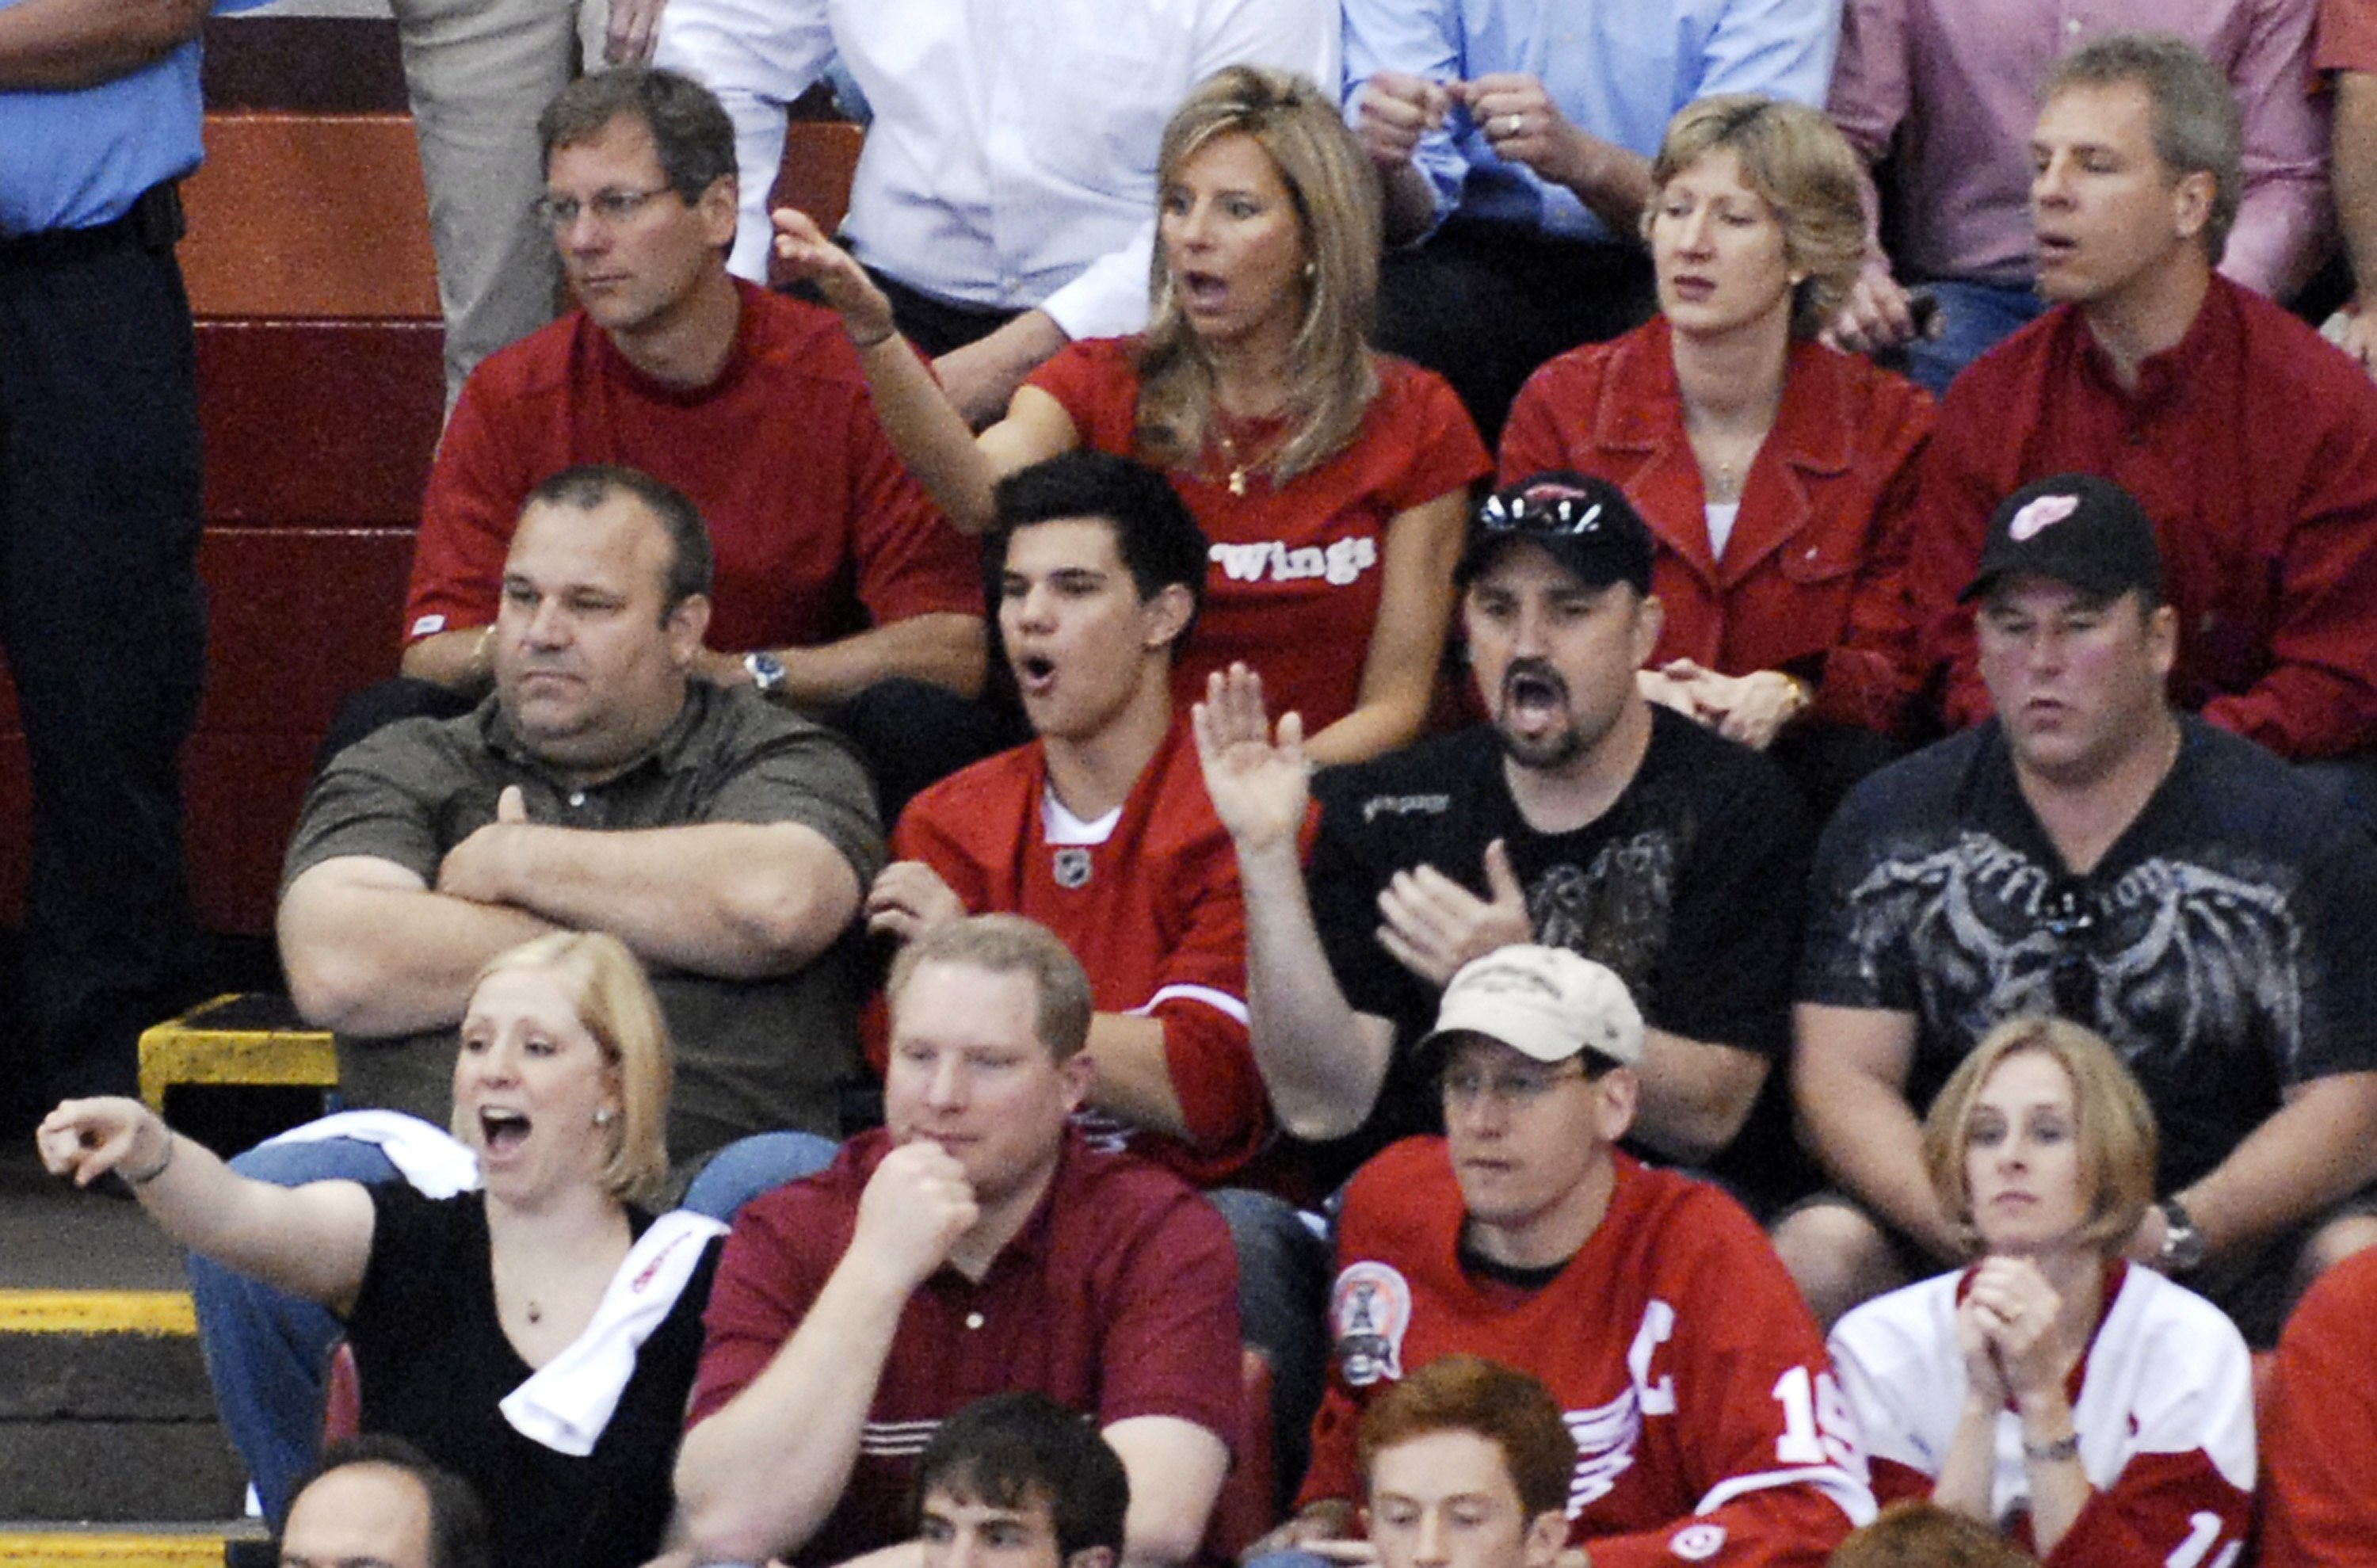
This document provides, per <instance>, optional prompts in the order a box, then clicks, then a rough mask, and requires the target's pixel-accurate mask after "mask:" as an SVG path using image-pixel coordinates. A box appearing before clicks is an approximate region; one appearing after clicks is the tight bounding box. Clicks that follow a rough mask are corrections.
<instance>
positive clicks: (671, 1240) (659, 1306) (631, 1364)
mask: <svg viewBox="0 0 2377 1568" xmlns="http://www.w3.org/2000/svg"><path fill="white" fill-rule="evenodd" d="M725 1234H726V1227H725V1226H723V1225H722V1224H720V1223H719V1222H718V1221H716V1220H714V1219H711V1218H709V1217H708V1216H707V1215H697V1214H693V1213H691V1212H689V1211H687V1210H685V1209H673V1210H671V1211H670V1212H669V1213H667V1214H664V1215H661V1216H660V1218H658V1219H656V1220H654V1221H652V1223H651V1228H649V1229H647V1230H646V1231H645V1232H644V1234H643V1235H642V1236H641V1237H640V1238H639V1239H637V1242H636V1244H635V1246H634V1247H632V1248H630V1249H628V1251H627V1261H626V1262H624V1263H621V1264H620V1265H619V1272H618V1273H616V1274H615V1275H612V1276H611V1284H610V1287H609V1288H607V1289H605V1290H604V1291H603V1300H602V1303H601V1304H600V1305H598V1306H597V1307H596V1308H595V1309H594V1317H593V1319H592V1321H591V1322H590V1323H587V1325H586V1331H585V1332H584V1333H583V1334H580V1335H579V1336H578V1337H577V1338H576V1339H574V1340H572V1341H570V1343H569V1347H568V1348H567V1349H566V1350H564V1351H562V1353H561V1354H560V1355H558V1356H555V1358H554V1359H552V1360H550V1361H547V1362H546V1363H545V1364H544V1365H543V1367H541V1368H539V1369H538V1370H537V1371H536V1373H535V1375H534V1376H532V1377H531V1378H530V1379H529V1380H528V1381H527V1382H524V1383H522V1384H520V1386H519V1387H518V1388H516V1389H513V1390H512V1391H511V1392H510V1393H509V1394H506V1395H504V1398H503V1403H502V1405H501V1406H500V1408H501V1409H502V1410H503V1413H504V1419H506V1420H508V1421H509V1422H510V1423H511V1424H512V1430H515V1431H517V1432H519V1433H520V1435H521V1436H522V1437H525V1438H527V1439H528V1440H530V1441H531V1442H540V1443H543V1445H544V1446H545V1447H547V1448H550V1449H552V1450H553V1451H554V1452H555V1453H556V1454H569V1455H571V1456H573V1457H575V1458H579V1459H582V1458H584V1457H585V1456H586V1455H587V1454H591V1453H593V1452H594V1444H595V1442H596V1441H597V1440H599V1439H600V1438H601V1437H602V1435H603V1428H604V1427H607V1426H609V1425H610V1424H611V1413H612V1412H613V1411H614V1410H616V1409H617V1408H618V1407H619V1396H620V1395H621V1394H625V1393H626V1392H627V1380H629V1379H630V1378H632V1377H634V1376H635V1375H636V1352H637V1351H639V1350H640V1349H642V1348H643V1345H644V1341H645V1340H647V1339H649V1338H651V1333H652V1330H654V1329H656V1328H658V1327H660V1325H661V1323H662V1321H663V1319H665V1318H666V1317H667V1316H668V1315H669V1312H670V1311H671V1310H672V1309H673V1308H675V1306H676V1300H677V1298H678V1297H679V1296H682V1295H683V1294H685V1287H686V1282H687V1281H688V1280H689V1279H691V1278H692V1277H693V1271H694V1266H695V1265H696V1264H698V1263H700V1262H701V1252H702V1249H703V1247H704V1246H705V1245H707V1244H708V1242H709V1240H710V1239H711V1237H713V1236H723V1235H725Z"/></svg>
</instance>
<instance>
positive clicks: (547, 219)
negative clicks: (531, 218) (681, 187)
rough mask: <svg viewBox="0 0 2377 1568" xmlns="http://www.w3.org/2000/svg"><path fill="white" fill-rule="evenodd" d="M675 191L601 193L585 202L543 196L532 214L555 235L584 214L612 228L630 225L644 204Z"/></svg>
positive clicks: (532, 207)
mask: <svg viewBox="0 0 2377 1568" xmlns="http://www.w3.org/2000/svg"><path fill="white" fill-rule="evenodd" d="M675 189H676V187H675V186H660V187H658V188H657V189H653V190H598V191H596V192H595V193H594V194H593V195H592V196H590V197H587V198H586V199H585V200H584V201H582V202H581V201H579V199H578V198H577V197H574V196H541V197H537V198H536V199H535V200H534V201H532V202H531V203H530V204H529V210H530V211H531V212H533V213H535V214H536V221H538V222H540V223H543V225H544V226H545V227H546V228H548V229H551V230H553V231H554V232H555V233H560V232H561V231H562V230H564V229H567V228H568V227H569V226H570V225H571V224H573V223H575V222H577V221H578V215H579V213H581V212H591V213H592V214H593V215H594V219H595V221H597V222H599V223H602V224H603V225H604V226H605V227H608V226H610V225H612V224H615V223H624V222H626V221H627V220H628V219H630V218H632V217H634V216H635V215H636V214H637V213H639V212H640V211H642V210H643V209H644V203H646V202H648V201H650V200H651V199H652V197H656V196H666V195H667V194H668V193H669V192H671V191H673V190H675Z"/></svg>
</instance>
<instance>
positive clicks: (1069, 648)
mask: <svg viewBox="0 0 2377 1568" xmlns="http://www.w3.org/2000/svg"><path fill="white" fill-rule="evenodd" d="M995 505H996V510H997V521H996V523H995V524H994V526H993V530H992V533H991V535H990V537H989V539H988V540H987V541H986V542H985V545H984V548H983V568H984V574H985V578H986V580H987V581H988V585H989V594H990V603H991V608H992V621H993V624H995V625H996V626H997V628H998V636H999V641H1000V643H1001V645H1002V646H1003V647H1004V648H1005V649H1006V652H1007V662H1008V667H1009V669H1011V670H1012V671H1013V672H1014V674H1015V684H1016V686H1017V687H1018V688H1020V690H1021V694H1022V698H1023V711H1024V712H1025V713H1026V714H1027V715H1028V716H1029V717H1030V719H1031V721H1032V728H1033V731H1034V732H1035V733H1036V734H1038V735H1040V736H1043V737H1044V738H1047V739H1052V740H1078V739H1086V738H1089V737H1091V736H1096V735H1098V734H1101V733H1103V732H1104V731H1105V730H1107V729H1108V728H1110V727H1112V726H1113V725H1114V724H1116V723H1117V722H1118V720H1120V719H1121V718H1122V717H1123V716H1124V715H1125V714H1126V713H1129V712H1141V713H1144V714H1147V715H1151V716H1152V715H1153V713H1154V712H1155V710H1156V708H1157V707H1158V706H1160V707H1161V709H1162V711H1163V713H1164V715H1165V719H1166V722H1167V723H1168V721H1169V714H1170V712H1171V687H1172V664H1173V661H1174V660H1175V659H1176V658H1177V657H1178V655H1179V652H1180V650H1181V649H1182V648H1183V647H1185V646H1187V644H1188V640H1189V628H1191V627H1193V626H1195V625H1196V623H1197V613H1198V611H1199V609H1200V608H1201V607H1202V605H1203V604H1204V601H1205V574H1206V571H1207V569H1208V567H1207V562H1206V554H1207V551H1206V541H1205V534H1204V532H1203V531H1202V530H1201V529H1200V528H1199V527H1198V526H1197V520H1196V519H1195V518H1194V517H1192V516H1190V515H1189V509H1188V508H1187V507H1186V506H1185V505H1183V504H1182V502H1181V500H1180V497H1179V496H1178V495H1177V494H1176V493H1175V492H1174V490H1173V488H1172V485H1171V482H1170V481H1168V480H1166V479H1165V477H1164V476H1163V475H1162V474H1160V473H1156V472H1155V471H1154V470H1153V469H1151V468H1148V467H1146V466H1144V465H1142V464H1140V463H1135V462H1132V461H1130V460H1129V459H1128V458H1118V457H1115V456H1112V455H1110V454H1108V453H1105V452H1098V451H1091V450H1089V449H1077V450H1074V451H1070V452H1066V453H1064V454H1063V455H1061V456H1058V457H1053V458H1050V459H1048V460H1047V461H1045V462H1037V463H1033V465H1032V466H1031V467H1029V468H1025V469H1019V470H1018V471H1017V472H1015V473H1010V474H1009V475H1008V476H1007V477H1006V478H1005V479H1003V480H1001V481H1000V482H999V485H998V489H997V495H996V502H995Z"/></svg>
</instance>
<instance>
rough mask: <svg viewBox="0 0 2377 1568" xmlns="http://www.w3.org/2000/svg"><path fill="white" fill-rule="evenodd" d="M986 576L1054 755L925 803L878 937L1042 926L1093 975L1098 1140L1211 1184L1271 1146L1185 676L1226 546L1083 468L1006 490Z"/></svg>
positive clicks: (890, 872) (1234, 900)
mask: <svg viewBox="0 0 2377 1568" xmlns="http://www.w3.org/2000/svg"><path fill="white" fill-rule="evenodd" d="M997 519H998V521H997V528H996V530H995V532H994V533H992V535H991V537H990V539H989V540H988V541H987V543H986V545H985V550H984V553H983V559H984V562H985V570H986V573H987V574H988V576H989V579H990V581H991V582H993V583H994V584H995V585H996V597H997V620H998V630H999V637H1000V640H1001V641H1002V642H1003V643H1004V644H1005V647H1006V651H1007V660H1008V664H1009V666H1010V667H1011V668H1012V669H1013V670H1014V672H1015V683H1016V686H1017V687H1018V688H1019V689H1020V690H1021V695H1022V699H1023V711H1024V713H1025V715H1026V716H1027V717H1028V718H1029V719H1030V720H1031V722H1032V728H1033V732H1034V734H1035V735H1036V736H1037V738H1036V739H1034V740H1033V741H1032V742H1031V743H1030V744H1029V745H1025V746H1021V747H1018V748H1015V749H1014V750H1012V751H1007V752H1002V753H1000V754H999V755H998V756H996V757H992V758H989V759H987V760H984V761H982V762H978V763H976V764H974V765H973V767H971V768H968V769H965V770H964V771H963V772H959V773H957V774H955V775H953V776H951V777H950V778H948V779H945V780H943V781H942V782H941V783H940V784H937V785H935V786H933V787H932V788H931V789H928V790H926V792H924V793H923V794H921V795H919V796H916V798H915V799H914V800H913V801H911V802H910V803H909V806H908V808H907V810H906V811H905V812H903V813H902V816H901V818H900V824H899V828H898V831H897V832H895V833H894V834H893V836H892V842H891V852H892V859H893V864H892V865H890V866H889V867H887V868H884V870H883V872H882V873H881V875H879V876H878V878H877V879H876V880H875V885H874V888H873V890H872V891H871V892H869V893H868V895H867V900H866V914H867V923H868V926H869V927H870V928H872V929H874V930H877V931H888V932H890V933H891V934H892V935H894V936H896V937H898V938H899V939H900V940H902V941H910V940H914V939H915V938H916V937H918V936H919V935H921V934H923V933H924V932H926V931H928V930H931V929H932V928H935V927H937V926H939V925H942V924H945V923H946V922H948V921H950V920H954V919H957V918H959V917H961V916H966V915H984V914H990V913H993V912H1005V913H1010V914H1017V915H1027V916H1031V917H1032V918H1033V919H1034V920H1037V921H1039V922H1040V923H1041V924H1042V925H1044V926H1046V927H1047V928H1049V929H1050V930H1052V931H1055V932H1056V933H1057V935H1058V936H1059V937H1061V938H1063V939H1064V941H1065V945H1066V946H1068V947H1069V948H1071V949H1072V950H1073V952H1074V954H1075V956H1077V957H1079V958H1080V959H1081V965H1082V967H1083V968H1085V969H1087V970H1088V971H1089V975H1090V985H1091V988H1092V991H1093V994H1094V997H1095V999H1096V1002H1097V1006H1098V1012H1097V1017H1096V1020H1095V1022H1094V1023H1093V1024H1092V1025H1091V1028H1090V1044H1089V1053H1090V1058H1091V1059H1092V1060H1093V1061H1094V1062H1095V1063H1096V1064H1097V1077H1096V1086H1095V1087H1094V1088H1093V1089H1092V1090H1091V1092H1090V1109H1091V1112H1092V1131H1093V1133H1094V1134H1099V1135H1102V1140H1103V1141H1105V1142H1107V1143H1111V1144H1115V1145H1127V1146H1128V1147H1129V1149H1130V1150H1131V1151H1132V1152H1133V1153H1136V1154H1140V1155H1144V1156H1146V1157H1149V1158H1152V1159H1153V1160H1155V1161H1156V1162H1157V1163H1158V1164H1161V1165H1165V1166H1168V1167H1171V1168H1172V1169H1173V1170H1175V1171H1176V1172H1177V1173H1178V1174H1179V1175H1181V1176H1183V1177H1185V1178H1186V1179H1189V1180H1190V1181H1192V1182H1195V1183H1196V1184H1198V1185H1199V1186H1203V1187H1212V1186H1216V1185H1218V1184H1220V1183H1221V1182H1222V1181H1223V1180H1224V1179H1227V1178H1228V1177H1229V1176H1230V1175H1232V1174H1233V1173H1234V1172H1235V1171H1236V1170H1237V1168H1238V1167H1240V1166H1241V1165H1243V1164H1244V1163H1245V1162H1246V1160H1247V1159H1248V1156H1250V1155H1252V1154H1253V1153H1254V1152H1255V1149H1256V1147H1257V1146H1258V1145H1259V1144H1260V1142H1261V1139H1262V1135H1263V1130H1264V1113H1263V1106H1264V1101H1263V1091H1262V1081H1261V1079H1260V1076H1259V1075H1258V1073H1257V1072H1256V1070H1255V1064H1254V1056H1253V1053H1252V1050H1251V1047H1249V1045H1248V1039H1247V1004H1246V912H1245V904H1244V903H1243V901H1242V900H1241V899H1240V897H1239V893H1238V870H1237V859H1236V855H1235V854H1234V853H1233V851H1232V849H1231V846H1230V839H1229V835H1228V834H1227V833H1225V832H1224V831H1223V829H1222V825H1221V822H1220V820H1218V819H1216V818H1215V817H1214V815H1213V808H1212V803H1211V802H1210V801H1209V800H1208V799H1207V798H1206V796H1205V785H1204V780H1203V777H1202V775H1201V774H1200V772H1199V769H1198V765H1197V752H1196V748H1195V746H1194V744H1193V743H1192V742H1191V740H1190V739H1189V730H1188V725H1187V724H1185V723H1183V722H1178V721H1177V720H1176V716H1175V714H1174V712H1173V708H1172V698H1171V681H1172V662H1173V657H1174V653H1175V651H1176V650H1177V649H1178V648H1179V647H1180V645H1181V644H1182V642H1183V641H1185V640H1186V639H1187V638H1188V635H1189V627H1190V626H1191V625H1193V624H1194V623H1195V621H1196V618H1197V611H1198V608H1199V605H1200V603H1201V602H1202V600H1203V597H1204V583H1205V573H1206V542H1205V536H1204V534H1203V533H1201V532H1200V530H1199V529H1198V527H1197V523H1196V520H1195V519H1193V518H1192V517H1190V516H1189V511H1188V509H1186V508H1185V507H1184V506H1182V505H1181V502H1180V499H1179V497H1177V496H1176V495H1175V494H1174V493H1173V490H1172V486H1171V485H1170V484H1168V483H1167V482H1166V481H1165V479H1164V478H1163V476H1162V475H1160V474H1158V473H1154V472H1153V471H1152V470H1150V469H1147V468H1143V467H1141V466H1140V465H1139V464H1137V463H1134V462H1130V461H1127V460H1125V459H1122V458H1117V457H1112V456H1109V455H1106V454H1104V453H1099V452H1093V451H1087V450H1083V451H1077V452H1069V453H1067V454H1065V455H1064V456H1062V457H1058V458H1055V459H1052V460H1050V461H1046V462H1043V463H1038V464H1035V465H1033V467H1031V468H1027V469H1024V470H1022V471H1021V472H1020V473H1016V474H1014V475H1012V476H1011V477H1009V479H1007V480H1006V481H1005V482H1004V483H1002V484H1001V485H999V487H998V492H997Z"/></svg>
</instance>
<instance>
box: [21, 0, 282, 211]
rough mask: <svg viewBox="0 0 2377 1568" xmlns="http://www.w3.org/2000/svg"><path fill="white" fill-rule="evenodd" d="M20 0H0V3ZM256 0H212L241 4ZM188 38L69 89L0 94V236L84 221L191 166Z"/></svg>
mask: <svg viewBox="0 0 2377 1568" xmlns="http://www.w3.org/2000/svg"><path fill="white" fill-rule="evenodd" d="M19 3H20V0H0V10H6V9H7V8H8V7H9V6H15V5H18V4H19ZM262 3H263V0H219V4H218V5H217V6H216V7H215V8H216V9H217V10H220V11H242V10H246V9H248V8H249V7H250V6H257V5H260V4H262ZM198 124H199V102H198V43H197V40H196V39H193V40H191V41H190V42H187V43H185V44H184V45H182V47H180V48H179V49H176V50H174V51H173V53H172V54H168V55H166V56H165V57H164V58H163V59H161V60H159V61H157V62H156V63H155V64H153V65H149V66H142V67H141V68H140V69H138V70H137V71H134V72H132V73H130V74H129V75H126V76H121V77H117V78H115V79H113V81H105V82H102V83H100V84H99V85H98V86H96V87H86V88H78V89H77V90H73V91H70V92H0V235H6V234H30V233H42V232H44V231H46V230H50V229H87V228H90V227H91V226H93V225H94V224H99V223H106V222H112V221H114V220H115V219H118V218H121V217H123V216H124V215H125V213H126V212H128V211H130V210H131V209H132V204H133V202H135V201H137V200H138V199H139V197H140V193H141V192H142V191H145V190H147V189H148V188H149V186H153V185H155V184H156V183H157V182H158V181H160V180H169V179H173V178H174V177H175V176H176V175H180V174H188V173H189V172H190V171H191V170H193V169H195V168H197V166H198V158H199V154H200V150H201V149H200V147H199V142H198Z"/></svg>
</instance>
